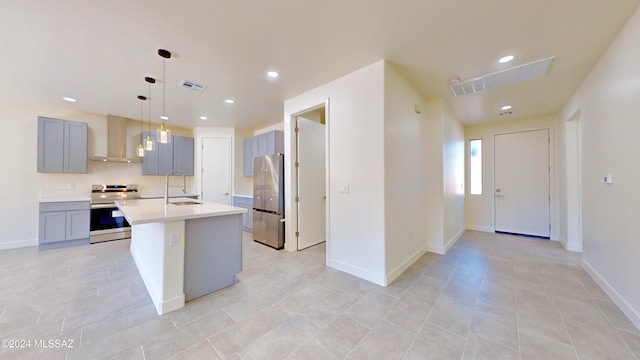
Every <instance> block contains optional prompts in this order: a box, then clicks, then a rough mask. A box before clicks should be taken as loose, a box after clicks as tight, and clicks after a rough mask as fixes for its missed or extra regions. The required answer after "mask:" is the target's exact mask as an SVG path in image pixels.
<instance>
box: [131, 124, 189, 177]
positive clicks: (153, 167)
mask: <svg viewBox="0 0 640 360" xmlns="http://www.w3.org/2000/svg"><path fill="white" fill-rule="evenodd" d="M149 134H150V135H151V137H152V138H153V141H154V142H155V141H156V133H154V132H152V133H149V132H144V133H143V134H142V136H143V137H144V138H146V137H147V135H149ZM193 149H194V141H193V138H188V137H184V136H175V135H174V136H173V137H172V139H171V143H169V144H160V143H158V142H156V148H155V149H154V150H153V151H147V153H146V154H145V157H144V158H142V174H143V175H166V174H167V173H168V172H169V171H171V170H180V171H181V172H182V173H184V174H185V175H187V176H193V174H194V164H193V161H194V160H193Z"/></svg>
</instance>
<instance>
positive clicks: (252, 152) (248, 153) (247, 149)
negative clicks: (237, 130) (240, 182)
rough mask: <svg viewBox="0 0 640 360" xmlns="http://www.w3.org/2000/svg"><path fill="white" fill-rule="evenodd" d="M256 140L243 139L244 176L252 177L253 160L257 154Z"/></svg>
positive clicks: (253, 137) (253, 138) (251, 138)
mask: <svg viewBox="0 0 640 360" xmlns="http://www.w3.org/2000/svg"><path fill="white" fill-rule="evenodd" d="M257 140H258V139H257V138H256V137H255V136H252V137H250V138H246V139H244V176H253V158H254V157H255V156H256V154H257V153H258V147H257V146H256V142H257Z"/></svg>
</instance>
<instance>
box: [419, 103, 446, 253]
mask: <svg viewBox="0 0 640 360" xmlns="http://www.w3.org/2000/svg"><path fill="white" fill-rule="evenodd" d="M444 106H445V105H444V101H443V100H442V99H434V100H430V101H429V102H428V103H427V108H426V113H427V119H426V121H424V122H423V123H422V124H421V125H422V126H421V134H422V152H423V153H422V158H423V168H422V173H423V178H424V182H425V184H429V186H425V187H424V188H423V197H422V201H423V202H424V204H425V210H426V214H425V215H426V217H425V225H424V230H425V237H426V242H427V250H428V251H430V252H434V253H436V254H444V253H445V249H444V227H443V224H444V207H443V204H444V191H443V189H444V177H443V172H442V169H443V165H444V156H443V148H442V134H443V123H442V118H443V116H444V115H443V114H444Z"/></svg>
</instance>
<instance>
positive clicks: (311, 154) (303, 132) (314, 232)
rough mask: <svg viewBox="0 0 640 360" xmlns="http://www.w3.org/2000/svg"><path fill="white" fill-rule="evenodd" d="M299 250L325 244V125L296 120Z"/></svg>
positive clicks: (301, 119)
mask: <svg viewBox="0 0 640 360" xmlns="http://www.w3.org/2000/svg"><path fill="white" fill-rule="evenodd" d="M297 127H298V133H297V144H298V151H297V154H298V162H299V164H300V165H299V167H298V199H299V201H298V232H299V234H300V235H299V237H298V250H302V249H304V248H307V247H309V246H313V245H316V244H319V243H321V242H324V241H325V240H326V204H325V203H326V179H325V174H326V169H325V125H324V124H322V123H320V122H318V121H313V120H309V119H305V118H303V117H298V118H297Z"/></svg>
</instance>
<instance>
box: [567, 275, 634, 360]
mask: <svg viewBox="0 0 640 360" xmlns="http://www.w3.org/2000/svg"><path fill="white" fill-rule="evenodd" d="M578 282H579V283H580V286H582V288H583V289H584V290H585V291H586V290H587V289H586V288H585V287H584V285H583V284H582V282H581V281H580V280H578ZM586 292H587V295H589V297H590V298H591V301H592V302H593V304H594V305H595V306H596V308H598V311H600V314H602V316H604V318H605V319H607V322H608V323H609V325H610V326H611V328H612V329H613V330H614V331H615V332H616V336H617V337H618V339H620V341H622V343H623V344H624V346H625V347H626V348H627V351H628V352H629V354H631V356H633V357H634V358H636V359H637V357H636V355H635V353H634V352H633V351H631V348H630V347H629V344H627V342H626V341H624V339H623V338H622V336H621V335H620V331H624V330H620V329H618V328H616V327H615V326H613V323H612V322H611V320H610V319H609V317H608V316H607V314H605V313H604V311H603V310H602V308H601V307H600V305H599V304H598V302H597V300H596V299H595V298H594V297H593V296H591V294H590V293H589V292H588V291H586ZM614 304H615V303H614ZM616 306H617V305H616Z"/></svg>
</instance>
